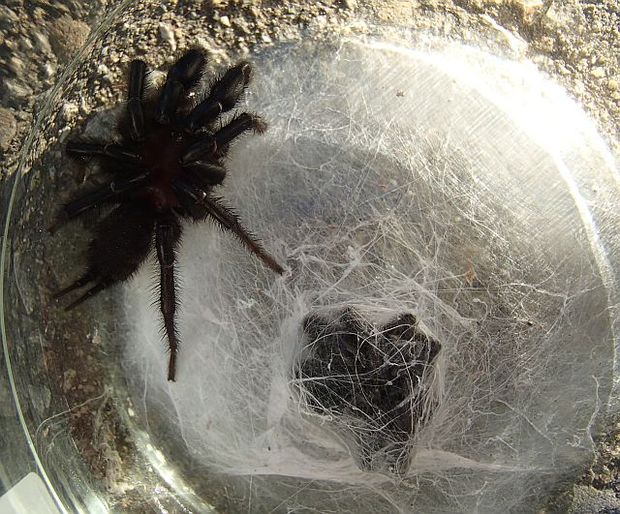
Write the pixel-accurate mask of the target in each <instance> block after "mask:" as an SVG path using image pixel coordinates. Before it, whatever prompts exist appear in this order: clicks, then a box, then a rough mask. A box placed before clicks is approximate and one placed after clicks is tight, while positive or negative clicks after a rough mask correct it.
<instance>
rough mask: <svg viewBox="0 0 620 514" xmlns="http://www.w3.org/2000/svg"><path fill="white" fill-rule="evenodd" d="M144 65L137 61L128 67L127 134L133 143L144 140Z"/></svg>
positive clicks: (142, 62)
mask: <svg viewBox="0 0 620 514" xmlns="http://www.w3.org/2000/svg"><path fill="white" fill-rule="evenodd" d="M145 73H146V64H145V63H144V61H141V60H139V59H136V60H133V61H131V64H130V65H129V85H128V88H127V90H128V95H127V114H128V115H129V134H130V136H131V139H132V140H133V141H142V140H143V139H144V111H143V109H142V94H143V92H144V75H145Z"/></svg>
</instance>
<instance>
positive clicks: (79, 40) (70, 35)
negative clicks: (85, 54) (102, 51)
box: [49, 16, 90, 60]
mask: <svg viewBox="0 0 620 514" xmlns="http://www.w3.org/2000/svg"><path fill="white" fill-rule="evenodd" d="M88 34H90V27H89V26H88V25H87V24H86V23H84V22H83V21H80V20H74V19H73V18H71V17H69V16H62V17H61V18H58V19H57V20H55V21H54V22H53V24H52V26H51V29H50V39H49V40H50V45H51V46H52V49H53V50H54V53H55V54H56V56H57V57H58V59H59V60H67V59H69V58H70V57H71V56H73V55H74V54H75V53H76V52H77V51H78V50H79V49H80V48H82V46H84V43H86V38H87V37H88Z"/></svg>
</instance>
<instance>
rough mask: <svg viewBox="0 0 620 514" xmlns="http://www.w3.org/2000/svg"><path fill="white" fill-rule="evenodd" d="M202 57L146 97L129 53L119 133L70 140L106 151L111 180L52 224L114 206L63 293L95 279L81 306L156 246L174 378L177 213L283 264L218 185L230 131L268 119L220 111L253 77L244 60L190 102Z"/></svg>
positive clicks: (183, 62)
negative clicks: (82, 268) (225, 116)
mask: <svg viewBox="0 0 620 514" xmlns="http://www.w3.org/2000/svg"><path fill="white" fill-rule="evenodd" d="M204 66H205V58H204V56H203V54H202V53H201V52H200V51H198V50H189V51H188V52H187V53H185V54H184V55H183V56H182V57H181V58H180V59H179V60H178V61H177V62H176V63H175V64H174V65H173V66H172V67H171V68H170V70H169V71H168V74H167V78H166V82H165V84H164V86H163V87H162V89H161V91H160V92H159V94H158V95H157V97H154V98H152V99H148V100H147V99H145V97H144V93H143V90H144V79H145V74H146V65H145V63H144V62H143V61H141V60H134V61H132V62H131V65H130V68H129V92H128V100H127V109H126V112H125V114H124V116H123V118H122V120H121V122H120V123H119V130H120V132H121V136H122V143H121V144H116V143H99V142H84V141H69V142H68V143H67V146H66V150H67V152H68V153H69V154H72V155H77V156H95V157H97V158H99V159H100V161H101V164H102V166H103V169H104V172H105V173H108V174H109V175H110V179H109V182H108V183H107V184H106V185H105V186H103V187H100V188H98V189H96V190H94V191H91V192H88V193H86V194H84V195H83V196H79V197H77V198H76V199H74V200H72V201H71V202H69V203H67V204H66V205H65V206H64V208H63V210H62V211H61V214H60V215H59V218H58V220H57V222H56V223H55V225H54V226H58V225H59V224H61V223H63V222H65V221H67V220H70V219H73V218H76V217H77V216H79V215H81V214H83V213H85V212H86V211H89V210H91V209H94V208H96V207H100V206H105V205H108V206H111V207H112V210H111V211H110V212H109V213H108V214H107V215H105V216H104V217H103V218H102V219H101V220H100V221H98V223H97V225H96V226H95V228H94V237H93V239H92V241H91V243H90V247H89V251H88V268H87V270H86V272H85V273H84V274H83V275H82V276H81V277H80V278H79V279H78V280H76V281H75V282H74V283H73V284H71V285H70V286H68V287H66V288H65V289H63V290H62V291H60V292H58V293H57V294H56V297H60V296H63V295H65V294H67V293H69V292H71V291H73V290H75V289H78V288H81V287H84V286H86V285H87V284H91V285H92V287H90V289H88V290H86V292H84V293H83V294H82V295H81V296H80V297H79V298H78V299H77V300H75V301H74V302H73V303H71V304H70V305H69V306H68V307H67V309H72V308H73V307H76V306H77V305H79V304H80V303H82V302H83V301H84V300H86V299H88V298H90V297H92V296H93V295H95V294H97V293H98V292H100V291H102V290H103V289H105V288H107V287H110V286H111V285H114V284H117V283H119V282H123V281H125V280H127V279H129V278H130V277H131V276H132V275H133V274H134V273H135V272H136V271H137V270H138V268H139V267H140V265H141V264H142V263H143V262H144V261H145V260H146V258H147V256H148V255H149V253H150V252H151V249H152V248H153V246H155V250H156V252H157V259H158V261H159V266H160V275H161V277H160V305H161V312H162V315H163V322H164V330H165V333H166V336H167V339H168V344H169V348H170V359H169V365H168V380H172V381H174V379H175V371H176V356H177V351H178V345H179V340H178V336H177V331H176V327H175V310H176V306H177V298H176V293H175V271H174V267H175V253H176V248H177V245H178V243H179V238H180V236H181V232H182V225H181V223H180V218H182V219H187V220H193V221H202V220H205V219H207V218H210V219H211V220H213V221H214V222H215V223H216V224H217V225H219V226H220V227H221V228H222V229H223V230H229V231H231V232H232V233H233V234H234V235H235V236H237V238H238V239H239V240H240V241H241V242H242V243H243V244H244V245H245V246H246V247H247V249H248V250H249V251H251V252H253V253H254V254H255V255H256V256H257V257H258V258H259V259H261V260H262V261H263V263H264V264H265V265H267V266H268V267H269V268H271V269H272V270H273V271H275V272H276V273H280V274H281V273H282V272H283V268H282V267H281V266H280V265H279V264H278V263H277V262H276V261H275V259H274V258H273V257H271V256H270V255H269V254H268V253H267V252H266V251H265V250H264V249H263V247H262V246H261V245H260V243H259V242H258V240H257V239H256V237H255V236H254V235H253V234H251V233H250V232H248V231H247V230H246V229H245V228H243V226H242V225H241V223H240V221H239V218H238V216H237V214H236V213H235V212H234V211H233V210H231V209H230V208H229V207H226V206H225V205H224V203H223V202H222V199H221V198H219V197H218V196H215V195H214V194H213V190H214V188H215V186H217V185H219V184H221V183H222V181H223V180H224V177H225V176H226V169H225V168H224V165H223V160H224V158H225V157H226V154H227V153H228V149H229V145H230V143H231V141H233V140H234V139H235V138H237V137H238V136H240V135H241V134H243V133H244V132H247V131H250V130H251V131H254V132H258V133H262V132H263V131H264V130H265V128H266V126H265V124H264V122H263V121H262V120H261V119H260V118H259V117H258V116H256V115H254V114H248V113H245V112H244V113H241V114H239V115H236V116H234V117H233V118H232V120H231V121H230V122H229V123H227V124H225V125H223V126H222V123H221V121H220V115H221V114H222V113H224V112H226V111H229V110H231V109H232V108H233V107H234V106H235V105H236V104H237V102H238V101H239V99H240V98H241V96H242V94H243V92H244V90H245V88H246V86H247V85H248V83H249V81H250V77H251V72H252V68H251V66H250V64H249V63H247V62H241V63H239V64H237V65H236V66H233V67H232V68H230V69H229V70H228V71H226V73H224V74H223V75H222V76H221V77H219V78H218V79H217V80H215V81H214V82H213V85H212V86H211V88H210V91H209V93H208V95H207V96H206V97H205V98H204V99H203V100H202V101H201V102H200V103H198V105H195V106H191V105H190V100H189V99H188V96H187V94H188V92H190V91H192V90H193V89H194V87H195V86H196V85H197V84H198V82H199V80H200V78H201V76H202V72H203V70H204Z"/></svg>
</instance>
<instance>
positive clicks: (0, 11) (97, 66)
mask: <svg viewBox="0 0 620 514" xmlns="http://www.w3.org/2000/svg"><path fill="white" fill-rule="evenodd" d="M121 9H124V11H123V14H122V15H120V14H119V15H117V17H116V18H114V17H113V16H106V13H112V12H113V11H114V10H119V11H120V10H121ZM378 27H379V29H378ZM106 29H109V30H106ZM403 29H406V30H411V29H414V30H419V31H422V32H426V33H432V34H434V35H438V36H442V37H447V38H450V39H453V40H462V41H466V42H472V43H475V42H479V41H485V44H486V45H487V46H488V47H490V48H495V49H497V51H498V52H499V53H502V54H510V55H513V56H514V55H515V54H516V55H517V56H518V57H520V58H524V59H529V60H531V61H533V62H534V63H536V64H537V66H538V67H539V68H540V69H541V70H543V71H544V72H547V73H548V74H550V75H551V76H553V77H554V78H555V79H556V80H557V81H558V82H560V83H562V84H563V85H564V86H565V87H566V88H567V90H568V91H569V92H570V94H571V95H573V97H575V98H576V99H577V100H578V101H579V102H580V103H581V104H583V106H584V107H585V109H586V110H587V111H588V112H589V113H590V115H591V116H592V117H593V118H594V119H595V120H596V121H597V123H598V125H599V127H600V130H601V132H602V133H603V134H604V135H605V136H606V137H607V140H608V141H609V143H610V145H611V147H612V148H613V150H614V151H615V154H616V156H617V157H618V156H620V144H619V142H618V141H619V139H620V64H619V56H620V1H618V0H599V1H596V2H594V1H590V0H556V1H553V0H505V1H503V0H444V1H439V0H437V1H435V0H417V1H416V0H403V1H400V0H375V1H372V2H371V1H362V0H335V1H327V0H325V1H317V2H307V1H305V0H296V1H276V0H262V1H261V0H228V1H226V0H198V1H184V0H176V1H175V0H168V1H165V2H155V1H153V2H148V1H138V2H124V3H123V2H114V1H111V0H96V1H88V2H79V1H77V0H56V1H51V0H50V1H49V2H48V1H45V0H39V1H32V2H31V1H24V0H4V2H3V3H2V5H0V160H1V162H2V168H1V178H2V179H3V180H4V181H5V184H6V183H7V179H10V177H11V176H12V175H13V174H14V173H15V171H16V169H17V167H18V164H19V162H20V156H22V154H21V153H20V151H21V150H22V148H23V146H24V142H25V141H27V140H28V136H29V135H31V132H32V130H33V127H44V126H45V127H46V132H45V134H46V135H45V137H44V138H43V140H42V141H40V142H39V145H40V146H41V148H45V147H47V146H49V145H51V144H52V143H53V142H54V140H55V139H56V138H58V137H62V134H63V133H66V132H67V131H68V130H70V129H71V127H72V126H73V125H74V124H75V123H76V122H77V121H78V120H80V119H83V118H84V117H85V116H87V115H88V114H89V113H91V112H92V111H93V110H97V109H99V108H101V107H104V106H108V105H110V104H112V103H114V102H116V101H117V100H118V99H119V98H121V97H122V96H123V94H124V90H123V81H124V75H125V66H124V65H123V64H122V63H124V62H126V61H127V60H128V59H130V58H132V57H134V56H142V57H144V58H145V59H146V60H147V62H149V63H151V65H153V66H160V65H164V64H166V63H167V62H170V61H172V60H173V59H174V58H175V56H177V55H178V53H179V52H180V51H181V50H182V49H184V48H187V47H188V46H199V47H202V48H204V49H205V50H206V51H207V52H208V53H209V55H210V56H211V62H212V63H213V64H214V65H217V64H219V63H222V62H226V61H227V60H228V59H229V55H235V57H239V56H243V55H251V54H252V52H253V51H254V50H255V49H256V48H262V47H265V46H269V45H273V44H277V43H280V42H293V43H294V42H296V41H301V40H305V41H307V40H309V39H310V40H311V39H312V38H317V39H320V38H322V37H326V35H329V37H332V38H338V37H343V36H346V35H349V34H357V35H364V34H368V35H375V34H376V33H377V30H385V31H394V32H395V33H397V32H399V31H401V30H403ZM93 40H94V43H93V45H92V50H89V51H88V52H85V51H84V50H82V49H83V48H84V45H87V44H88V43H91V42H92V41H93ZM515 41H517V42H518V43H519V44H518V45H517V46H515ZM80 58H84V59H86V61H87V62H86V64H84V65H83V66H81V67H77V68H76V69H77V70H78V71H77V72H76V73H74V75H73V77H74V78H72V79H71V80H76V81H79V82H80V84H81V85H80V87H78V88H71V87H67V88H65V89H62V90H54V89H53V88H54V85H55V84H58V83H59V81H62V80H64V79H65V77H64V75H63V73H64V72H65V70H67V69H69V68H68V67H70V66H71V63H72V62H73V61H74V60H75V59H80ZM68 83H70V81H69V82H68ZM49 91H52V93H54V94H56V95H57V97H56V98H57V101H55V105H56V107H55V109H54V112H53V113H51V114H50V117H51V118H53V120H54V121H53V124H52V125H51V126H50V125H45V123H43V121H44V120H41V119H39V120H37V113H38V112H40V111H41V109H42V108H43V106H49V105H51V104H52V103H54V102H52V101H51V99H50V97H48V96H46V94H47V93H48V92H49ZM63 91H66V95H65V94H62V95H61V94H60V93H63ZM41 130H42V129H41ZM52 134H53V135H52ZM35 135H36V134H35ZM48 136H49V137H48ZM4 198H6V188H5V196H4ZM75 403H76V404H77V403H80V398H75ZM598 445H599V455H598V457H597V460H596V462H595V463H594V465H593V467H592V468H591V470H590V471H589V472H588V473H587V474H586V475H585V476H584V477H583V479H582V480H581V482H580V484H578V485H577V486H576V489H575V491H574V497H575V502H574V503H573V504H572V506H571V507H569V504H570V502H571V499H570V498H572V496H571V495H572V494H573V493H572V492H570V493H568V496H567V498H568V499H566V501H567V502H568V503H567V507H566V509H567V510H570V509H572V512H575V513H586V512H597V513H603V512H605V513H612V512H616V513H620V471H619V469H620V423H619V424H616V425H615V426H613V427H612V429H611V430H610V431H609V432H608V433H607V434H605V435H602V436H601V437H600V439H599V442H598Z"/></svg>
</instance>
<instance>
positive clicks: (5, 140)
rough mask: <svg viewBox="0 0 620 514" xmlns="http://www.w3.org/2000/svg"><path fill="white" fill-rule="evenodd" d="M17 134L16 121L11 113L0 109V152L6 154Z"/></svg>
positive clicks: (2, 108)
mask: <svg viewBox="0 0 620 514" xmlns="http://www.w3.org/2000/svg"><path fill="white" fill-rule="evenodd" d="M16 132H17V120H16V119H15V116H13V113H12V112H11V111H9V110H8V109H5V108H4V107H0V151H1V152H6V151H7V149H8V148H9V145H10V144H11V141H12V139H13V137H14V136H15V133H16Z"/></svg>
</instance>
